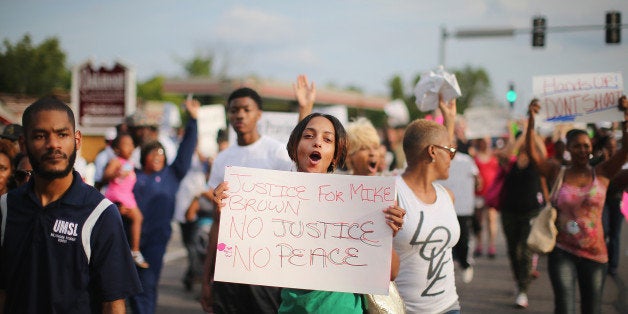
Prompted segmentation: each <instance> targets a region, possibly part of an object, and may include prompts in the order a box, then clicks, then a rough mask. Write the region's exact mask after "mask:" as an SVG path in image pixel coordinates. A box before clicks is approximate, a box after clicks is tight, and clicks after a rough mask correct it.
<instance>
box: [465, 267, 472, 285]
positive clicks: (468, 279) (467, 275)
mask: <svg viewBox="0 0 628 314" xmlns="http://www.w3.org/2000/svg"><path fill="white" fill-rule="evenodd" d="M471 280H473V267H472V266H469V267H467V268H466V269H464V270H463V271H462V282H464V283H470V282H471Z"/></svg>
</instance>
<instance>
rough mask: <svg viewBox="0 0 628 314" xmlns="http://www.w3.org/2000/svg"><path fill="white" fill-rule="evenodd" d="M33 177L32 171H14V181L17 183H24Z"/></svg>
mask: <svg viewBox="0 0 628 314" xmlns="http://www.w3.org/2000/svg"><path fill="white" fill-rule="evenodd" d="M32 175H33V170H22V169H18V170H15V174H14V176H15V179H16V180H18V181H25V180H27V179H28V178H30V177H31V176H32Z"/></svg>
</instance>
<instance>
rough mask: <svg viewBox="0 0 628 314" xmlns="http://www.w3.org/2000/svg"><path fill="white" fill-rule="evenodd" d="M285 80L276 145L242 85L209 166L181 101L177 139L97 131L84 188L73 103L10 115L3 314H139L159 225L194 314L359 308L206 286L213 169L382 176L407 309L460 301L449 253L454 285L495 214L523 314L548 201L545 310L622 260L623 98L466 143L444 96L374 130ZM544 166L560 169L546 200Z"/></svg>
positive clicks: (585, 307) (157, 261)
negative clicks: (583, 120) (394, 197)
mask: <svg viewBox="0 0 628 314" xmlns="http://www.w3.org/2000/svg"><path fill="white" fill-rule="evenodd" d="M293 87H294V92H295V98H296V100H297V102H298V104H299V118H298V121H295V122H298V124H297V126H296V127H295V129H294V130H293V132H292V134H291V136H290V141H289V142H288V143H287V145H286V144H283V143H281V142H279V141H277V140H275V139H272V138H271V137H269V136H266V135H264V134H260V133H259V131H258V121H259V120H260V118H261V114H262V111H263V101H262V96H260V95H259V94H258V93H257V92H256V91H255V90H253V89H251V88H247V87H243V88H239V89H237V90H235V91H233V92H232V93H231V95H230V96H229V97H228V99H227V101H226V113H227V118H228V121H229V124H230V126H231V127H232V128H233V131H234V132H235V134H236V142H235V143H228V142H227V140H226V136H225V134H226V130H221V131H220V132H219V136H218V138H217V142H218V144H219V146H220V151H219V153H218V154H217V156H215V158H210V157H209V156H204V155H203V154H202V153H201V152H200V150H199V149H198V147H199V143H198V135H197V132H198V127H197V122H196V119H197V116H198V110H199V108H200V103H199V102H198V101H196V100H193V99H188V100H187V101H186V102H185V109H186V110H185V112H186V113H187V114H188V115H189V117H188V119H187V124H186V125H185V128H184V131H183V136H182V137H181V138H180V139H179V140H176V141H173V139H171V138H168V137H167V136H164V135H160V134H159V131H158V128H157V124H158V123H157V122H156V121H149V119H148V118H147V117H146V116H145V115H144V113H142V112H136V113H134V114H133V115H131V116H130V117H129V118H128V119H127V120H126V121H125V123H123V124H121V125H119V126H118V127H117V128H116V129H115V130H113V129H112V130H109V131H108V132H107V134H106V135H105V140H106V141H107V146H106V148H105V149H103V151H102V152H101V153H99V154H98V156H97V157H96V159H95V161H94V166H95V176H94V181H95V183H94V186H95V188H93V187H91V186H89V185H88V184H86V183H85V182H84V177H85V176H84V175H82V174H81V173H82V172H81V170H80V168H81V167H80V165H79V163H78V162H77V160H80V156H77V155H78V151H79V149H80V146H81V141H82V135H81V133H80V131H79V130H77V128H76V125H75V122H74V114H73V112H72V111H71V109H69V107H68V106H67V105H66V104H64V103H63V102H61V101H59V100H57V99H55V98H42V99H40V100H38V101H36V102H35V103H33V104H32V105H31V106H29V107H28V108H27V109H26V111H25V112H24V115H23V119H22V123H21V124H10V125H7V126H6V127H5V128H4V130H3V132H2V134H0V194H3V195H4V196H3V197H2V200H1V201H0V203H1V204H2V216H1V218H2V239H1V241H2V242H1V250H0V306H1V307H2V308H3V309H4V310H5V312H7V313H17V312H19V313H21V312H25V313H26V312H57V313H71V312H72V313H73V312H76V313H84V312H107V313H120V312H124V311H125V308H126V307H128V308H130V309H131V311H132V312H133V313H154V312H155V311H156V307H157V297H158V284H159V279H160V275H161V271H162V269H163V266H164V265H163V257H164V255H165V253H166V246H167V243H168V241H169V240H170V238H171V235H172V228H171V227H172V222H173V221H175V222H177V223H178V226H179V229H180V231H181V238H182V240H183V244H184V246H185V248H186V251H187V253H188V259H187V260H186V261H187V269H186V271H185V274H184V275H183V277H182V284H183V287H184V288H185V290H187V291H192V290H193V287H194V284H195V283H200V284H201V296H200V303H201V305H200V306H199V310H200V309H201V308H202V310H204V311H206V312H212V313H277V312H282V313H326V312H338V313H363V312H364V311H366V310H367V308H366V306H367V305H366V301H365V298H363V297H362V296H361V295H359V294H353V293H337V292H327V291H313V290H298V289H287V288H284V289H282V288H281V287H266V286H256V285H247V284H236V283H228V282H221V281H214V280H213V278H214V273H215V268H214V259H215V255H216V249H217V248H216V245H217V239H218V232H219V230H218V223H219V221H220V208H221V207H222V206H223V205H224V204H223V200H224V199H225V198H227V197H228V184H227V183H226V182H223V181H224V171H225V166H246V167H254V168H263V169H273V170H283V171H299V172H314V173H334V172H336V173H347V174H352V175H366V176H372V175H387V176H396V182H395V185H396V188H397V190H398V202H397V203H395V205H393V206H391V207H390V208H388V209H387V210H386V214H387V219H388V220H387V223H388V225H389V226H390V228H391V229H392V233H393V250H392V252H391V255H392V257H391V259H392V261H393V262H392V268H391V269H390V272H391V281H394V283H395V284H396V287H397V288H398V289H399V293H400V295H401V297H402V298H403V301H404V306H405V308H406V311H407V312H408V313H460V312H461V311H464V305H463V304H461V303H460V302H459V299H458V292H457V289H456V284H455V280H454V272H455V269H456V267H455V263H454V262H456V263H457V264H458V269H459V271H460V272H461V275H462V282H463V283H464V284H467V283H469V282H471V281H472V280H473V276H474V273H473V265H474V259H478V258H483V256H484V255H486V256H487V257H488V258H489V259H495V258H496V256H497V255H498V252H497V249H496V245H495V241H496V237H498V236H499V235H498V224H499V223H500V222H501V224H502V228H501V229H502V230H503V232H504V236H505V239H506V244H507V245H506V247H507V252H505V253H506V255H507V256H508V259H509V261H510V266H511V270H512V277H513V280H514V282H515V286H516V293H515V300H514V302H513V304H514V305H515V306H516V307H519V308H527V307H528V306H529V300H528V296H527V291H528V289H529V287H530V285H531V284H532V282H533V279H535V278H536V277H538V275H539V274H538V270H537V269H536V263H537V261H538V255H536V254H533V252H531V251H530V250H529V249H528V248H527V244H526V239H527V235H528V234H529V232H530V223H529V222H530V220H531V219H533V218H534V217H535V216H536V215H537V214H538V213H539V211H540V209H541V208H542V207H543V206H544V205H545V204H546V203H547V202H552V203H553V204H555V206H556V207H557V208H558V209H559V214H558V219H557V228H558V230H559V235H558V243H557V246H556V248H555V249H554V251H553V252H551V253H550V254H549V255H548V272H549V277H550V280H551V284H552V288H553V292H554V304H555V312H556V313H573V312H574V311H575V307H576V297H575V293H576V291H577V290H578V289H577V288H576V286H577V284H576V283H578V284H579V290H580V300H581V310H582V312H583V313H600V311H601V296H602V291H603V287H604V283H605V277H606V275H610V276H615V275H616V274H617V268H618V264H619V256H620V255H621V254H620V252H619V235H620V231H621V225H622V222H623V219H624V218H623V216H622V213H621V210H620V206H621V199H622V195H623V193H624V191H625V189H626V187H627V186H628V169H623V170H622V167H624V168H625V165H626V160H627V158H628V136H626V133H627V129H626V120H628V113H626V108H627V107H628V103H627V101H626V97H625V96H624V97H623V98H620V100H619V104H618V107H619V108H620V109H623V110H624V121H623V122H621V123H617V122H616V123H602V124H598V125H595V124H591V125H589V128H588V129H587V130H581V129H573V130H571V131H569V132H562V133H555V134H551V135H547V136H546V137H545V138H543V137H542V136H541V135H539V134H537V130H536V129H535V116H536V114H537V112H538V111H539V107H540V104H539V102H538V101H537V100H533V101H531V103H530V106H529V110H528V116H529V118H528V119H524V120H522V121H517V122H514V124H515V125H517V127H509V128H508V129H509V130H511V131H512V132H511V134H509V136H508V137H506V138H500V139H495V138H476V139H468V138H466V136H465V130H464V128H465V126H464V123H463V122H464V121H462V119H461V118H460V116H458V115H457V112H456V100H455V99H454V100H452V101H449V102H445V101H442V100H441V101H439V108H438V110H437V111H438V113H439V114H440V115H441V116H442V118H443V119H442V123H438V122H436V121H431V120H428V119H417V120H415V121H413V122H411V123H410V124H408V125H407V126H406V125H390V126H388V127H387V128H386V129H382V130H377V129H376V128H375V127H373V125H372V124H371V123H370V121H368V120H367V119H365V118H359V119H357V120H355V121H352V122H351V123H349V124H348V125H347V129H346V130H345V128H344V127H343V125H342V124H341V123H340V122H339V121H338V120H337V119H336V118H335V117H333V116H330V115H325V114H318V113H314V114H312V113H311V112H312V110H313V105H314V102H315V100H316V87H315V84H314V83H311V82H309V81H308V79H307V77H305V76H299V77H298V78H297V81H296V83H295V84H294V85H293ZM433 120H436V119H433ZM615 130H619V131H620V132H619V133H621V134H622V136H621V137H616V136H615V134H616V133H617V132H614V131H615ZM229 144H231V145H229ZM457 152H458V154H456V153H457ZM313 154H314V155H316V156H317V158H316V160H313V159H312V158H313V157H311V155H313ZM307 156H310V157H307ZM319 160H322V161H323V162H322V163H320V162H319ZM561 168H562V169H563V171H562V172H561V171H560V169H561ZM559 172H560V173H561V174H562V173H563V172H564V179H563V180H562V185H561V186H560V188H559V190H558V192H557V193H556V195H557V196H556V197H554V198H552V199H550V195H549V193H548V191H549V190H550V189H551V187H552V184H553V183H554V181H555V180H556V178H557V176H558V174H559ZM561 176H562V175H561ZM496 189H498V190H496ZM495 191H497V195H493V194H495V193H496V192H495ZM104 196H107V198H105V197H104ZM62 225H63V227H62ZM79 226H81V229H79ZM402 226H403V227H402ZM436 229H443V230H446V234H447V237H446V238H443V239H439V240H438V241H440V243H441V244H442V247H441V248H440V249H439V250H440V251H439V252H433V253H432V254H436V255H430V256H427V255H425V254H423V253H422V252H423V250H425V249H426V248H425V243H427V242H429V241H435V239H434V238H431V237H432V236H433V234H432V233H433V232H434V230H436ZM485 233H486V234H485ZM472 235H474V237H472ZM485 239H486V242H485ZM471 247H472V248H473V249H472V250H470V248H471ZM434 263H438V266H435V265H434ZM433 267H439V269H440V270H439V272H438V274H435V273H434V272H433V270H432V268H433ZM433 292H437V293H433ZM33 300H35V301H33Z"/></svg>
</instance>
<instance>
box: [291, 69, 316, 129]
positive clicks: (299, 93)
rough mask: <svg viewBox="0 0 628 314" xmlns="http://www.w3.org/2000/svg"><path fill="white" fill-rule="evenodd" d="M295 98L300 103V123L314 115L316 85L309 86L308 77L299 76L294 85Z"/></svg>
mask: <svg viewBox="0 0 628 314" xmlns="http://www.w3.org/2000/svg"><path fill="white" fill-rule="evenodd" d="M292 89H293V90H294V96H295V97H296V99H297V102H298V103H299V121H301V120H303V118H305V117H307V115H309V114H310V113H312V108H313V107H314V101H315V100H316V85H315V84H314V82H312V84H309V82H308V80H307V76H306V75H303V74H302V75H299V76H298V77H297V81H296V83H293V84H292Z"/></svg>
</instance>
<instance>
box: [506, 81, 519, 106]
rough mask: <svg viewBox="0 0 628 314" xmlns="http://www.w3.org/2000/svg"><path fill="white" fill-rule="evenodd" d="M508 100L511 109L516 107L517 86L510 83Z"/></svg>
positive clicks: (507, 94)
mask: <svg viewBox="0 0 628 314" xmlns="http://www.w3.org/2000/svg"><path fill="white" fill-rule="evenodd" d="M506 100H508V102H509V103H510V109H512V108H513V107H514V106H515V101H516V100H517V92H516V91H515V84H513V83H510V84H509V85H508V92H507V93H506Z"/></svg>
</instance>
